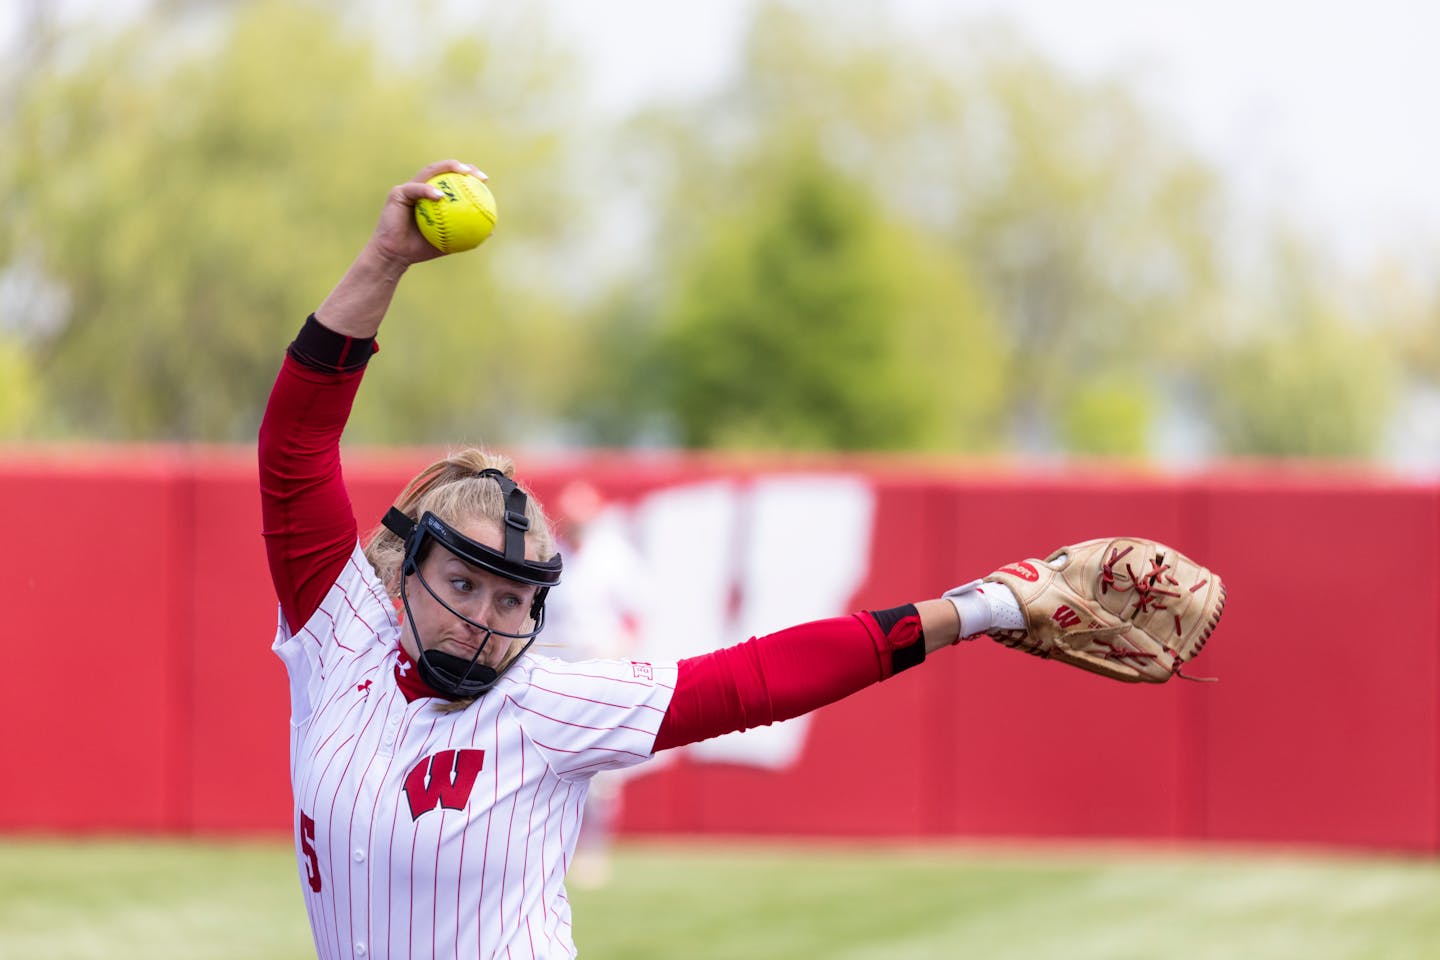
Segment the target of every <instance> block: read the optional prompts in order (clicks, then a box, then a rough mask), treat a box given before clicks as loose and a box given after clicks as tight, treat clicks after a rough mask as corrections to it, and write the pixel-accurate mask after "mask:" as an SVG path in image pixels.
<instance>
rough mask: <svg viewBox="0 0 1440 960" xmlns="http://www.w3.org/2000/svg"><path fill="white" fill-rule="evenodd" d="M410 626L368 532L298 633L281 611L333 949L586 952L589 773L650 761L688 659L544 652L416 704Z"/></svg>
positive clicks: (305, 821)
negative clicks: (368, 553)
mask: <svg viewBox="0 0 1440 960" xmlns="http://www.w3.org/2000/svg"><path fill="white" fill-rule="evenodd" d="M400 629H401V627H400V623H399V620H398V618H397V616H396V613H395V609H394V606H393V604H392V603H391V601H390V599H389V598H388V597H387V596H386V594H385V592H384V589H383V588H382V587H381V585H380V583H379V581H378V579H377V578H376V576H375V574H374V572H373V570H372V569H371V567H370V565H369V563H368V561H366V559H365V556H364V554H363V553H362V552H361V551H360V549H359V547H358V546H357V547H356V549H355V551H354V552H353V553H352V554H351V557H350V560H349V562H348V563H347V564H346V566H345V569H344V571H343V572H342V573H341V575H340V577H339V578H338V579H337V581H336V583H335V585H334V586H333V587H332V588H331V590H330V592H329V594H328V595H327V596H326V597H325V601H324V603H323V604H322V605H321V607H320V609H319V610H317V611H316V613H315V615H314V616H312V617H311V618H310V620H309V622H308V623H306V624H305V626H304V627H303V628H302V629H301V630H300V631H299V632H297V633H295V634H294V635H291V633H290V631H289V630H288V629H287V627H286V624H285V619H284V617H283V615H282V616H281V618H280V629H279V633H278V635H277V637H276V639H275V645H274V650H275V652H276V653H277V654H278V655H279V656H280V657H281V659H283V660H284V661H285V665H286V668H287V670H288V672H289V675H290V698H291V711H292V713H291V738H290V782H291V787H292V789H293V791H294V796H295V807H296V813H295V820H296V823H295V831H296V833H295V839H296V852H297V856H298V858H299V866H300V879H301V888H302V890H303V892H304V894H305V903H306V908H307V910H308V911H309V914H310V926H311V928H312V930H313V931H314V936H315V949H316V951H317V953H318V954H319V955H320V956H321V957H372V956H373V957H448V958H472V957H494V956H505V957H508V958H516V960H518V958H521V957H527V958H529V957H537V958H538V957H544V958H548V957H573V956H574V955H575V946H574V942H573V939H572V937H571V930H570V904H569V901H568V900H567V898H566V895H565V888H564V878H565V871H566V868H567V867H568V866H569V863H570V859H571V857H572V855H573V853H574V849H575V840H576V837H577V835H578V834H579V830H580V817H581V811H582V809H583V807H584V801H585V794H586V790H587V789H588V786H589V782H590V777H591V776H592V775H594V774H595V773H597V772H599V771H602V770H610V769H618V768H622V767H627V766H630V765H631V764H635V763H639V762H640V761H642V760H645V759H648V758H649V756H650V755H651V752H652V750H653V749H654V744H655V735H656V732H657V731H658V730H659V728H660V721H661V718H662V717H663V716H664V714H665V710H666V707H667V706H668V705H669V703H670V697H671V695H672V694H673V693H674V689H675V674H676V668H675V665H674V664H667V665H653V666H652V665H651V664H648V663H638V662H632V661H608V660H590V661H582V662H578V663H566V662H564V661H561V660H555V659H551V658H547V657H539V656H534V655H529V654H527V655H526V656H525V657H523V658H522V659H521V660H520V661H519V662H518V663H516V664H515V665H514V666H513V667H511V668H510V670H508V671H507V672H506V673H505V674H504V676H502V677H501V679H500V681H499V682H498V683H496V685H495V686H494V687H493V688H492V689H491V690H490V691H489V692H488V693H486V694H485V695H484V696H483V697H481V698H480V700H479V701H477V702H475V703H473V704H471V705H469V706H468V707H465V708H464V709H459V710H455V709H451V710H445V709H442V708H443V707H445V706H447V703H446V701H444V700H439V699H433V698H426V699H420V700H417V701H416V702H414V703H408V702H407V701H406V699H405V696H404V694H403V692H402V691H401V689H400V687H399V685H398V681H397V670H400V669H409V668H410V665H409V663H408V660H407V661H405V662H403V663H402V662H401V659H400V649H399V637H400ZM542 636H543V634H542Z"/></svg>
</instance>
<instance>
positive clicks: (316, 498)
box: [259, 334, 924, 750]
mask: <svg viewBox="0 0 1440 960" xmlns="http://www.w3.org/2000/svg"><path fill="white" fill-rule="evenodd" d="M334 336H336V337H338V336H339V335H338V334H335V335H334ZM348 343H349V342H348V341H347V344H346V346H348ZM365 349H366V350H367V352H368V350H369V349H370V347H369V344H368V343H366V344H365ZM342 352H343V349H342ZM363 375H364V369H363V367H362V368H361V369H358V370H353V371H350V372H341V371H336V372H330V371H327V370H317V369H314V368H312V367H310V366H307V365H305V364H302V363H300V362H299V361H297V360H296V359H295V357H294V356H293V355H287V356H286V358H285V362H284V364H283V365H282V367H281V369H280V373H279V376H278V377H277V378H276V380H275V386H274V388H273V389H272V390H271V393H270V401H269V403H268V405H267V406H266V409H265V417H264V419H263V421H262V422H261V425H260V435H259V459H260V501H261V517H262V523H263V534H264V537H265V549H266V555H267V557H268V560H269V564H270V577H271V580H272V581H273V582H274V585H275V593H276V596H277V597H278V599H279V601H280V609H281V612H282V613H283V614H284V616H285V620H286V622H287V623H288V624H289V625H290V628H291V629H292V630H297V629H299V628H300V627H301V626H302V625H303V624H304V623H305V622H306V621H307V620H309V619H310V617H311V615H312V614H314V612H315V611H316V610H317V609H318V608H319V606H320V604H321V602H322V601H323V600H324V598H325V594H326V593H328V592H329V590H330V587H331V586H332V585H333V584H334V583H335V580H336V578H337V577H338V576H339V575H340V572H341V570H342V569H343V568H344V566H345V563H346V561H347V560H348V559H349V557H350V554H351V552H352V551H353V550H354V547H355V542H356V537H357V531H358V527H357V525H356V522H355V515H354V510H353V509H352V507H351V505H350V497H349V495H348V493H347V492H346V490H345V483H344V478H343V476H342V473H341V467H340V436H341V434H342V433H343V431H344V429H345V422H346V420H347V419H348V418H349V416H350V409H351V406H352V404H353V403H354V399H355V393H356V391H357V390H358V389H359V386H360V380H361V378H362V376H363ZM560 589H563V585H562V587H561V588H560ZM890 613H894V611H891V612H890ZM886 619H887V621H889V622H888V623H887V626H886V627H885V628H882V626H881V623H880V621H879V620H878V619H877V618H876V616H875V615H873V614H871V613H856V614H853V615H851V616H847V617H836V618H833V619H829V620H819V621H815V622H812V623H806V624H801V625H799V626H795V627H790V628H788V629H785V630H781V631H779V632H777V633H773V634H769V635H766V636H763V637H756V638H752V639H750V640H749V641H747V642H745V643H741V644H738V645H736V646H733V647H727V648H725V649H722V650H716V651H714V652H712V653H707V654H704V655H703V656H698V657H692V658H689V659H685V660H681V661H680V663H679V671H678V677H677V680H676V686H675V693H674V696H673V697H672V698H671V701H670V706H669V709H668V710H667V711H666V713H665V717H664V719H663V721H662V722H661V725H660V730H659V733H658V735H657V736H656V738H655V749H656V750H664V749H667V748H669V747H677V746H681V745H683V744H686V743H694V742H696V741H698V740H705V739H708V738H710V737H715V736H719V735H720V734H723V733H729V732H732V731H737V730H746V729H749V728H751V727H757V726H762V725H764V724H768V723H774V722H777V721H780V720H786V719H789V718H791V717H797V716H800V715H801V714H804V713H808V712H810V711H811V710H814V709H816V708H817V707H821V706H824V705H825V704H827V703H832V702H834V701H836V700H839V699H841V698H842V697H846V696H848V695H850V694H851V693H854V692H856V691H857V690H860V689H862V688H864V687H866V686H869V685H870V684H872V683H876V682H878V681H880V680H883V679H885V678H886V677H889V676H890V675H891V674H892V673H893V672H894V671H895V668H896V663H895V659H894V654H895V652H896V651H897V650H904V651H906V653H905V656H904V658H903V659H904V660H905V662H906V665H913V664H914V663H917V662H919V659H921V658H923V653H920V654H918V655H917V650H923V643H924V638H923V637H922V636H921V632H920V620H919V617H918V616H917V615H916V614H915V613H914V609H913V608H908V615H904V616H898V617H894V616H889V617H887V618H886ZM917 644H920V645H922V646H920V647H916V645H917ZM437 695H438V694H437Z"/></svg>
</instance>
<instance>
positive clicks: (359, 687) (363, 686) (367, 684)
mask: <svg viewBox="0 0 1440 960" xmlns="http://www.w3.org/2000/svg"><path fill="white" fill-rule="evenodd" d="M370 683H371V681H369V680H366V681H365V682H364V683H357V684H356V685H355V689H356V690H358V691H360V692H361V693H364V692H365V691H367V690H369V689H370Z"/></svg>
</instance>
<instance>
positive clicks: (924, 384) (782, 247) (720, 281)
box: [651, 148, 996, 450]
mask: <svg viewBox="0 0 1440 960" xmlns="http://www.w3.org/2000/svg"><path fill="white" fill-rule="evenodd" d="M767 166H768V168H769V175H768V176H767V178H766V179H765V180H764V181H760V180H757V181H756V182H755V186H754V188H753V189H752V190H751V191H750V192H749V193H748V194H747V195H746V196H744V197H743V198H737V202H736V204H735V207H734V209H733V210H732V212H731V215H730V217H729V218H727V219H726V220H725V221H722V222H719V223H715V224H712V229H711V231H710V235H709V237H708V240H707V243H706V244H705V245H704V246H702V247H700V248H699V249H698V250H697V251H696V256H695V259H694V260H692V261H690V262H689V263H687V264H685V265H684V267H683V269H684V270H685V271H686V272H685V274H684V275H683V276H682V277H681V278H680V282H679V283H678V284H677V291H676V299H675V301H674V302H673V303H672V304H671V305H670V307H669V309H667V311H666V315H667V318H668V324H667V328H666V331H665V334H664V336H663V338H662V340H661V343H660V357H659V362H658V363H657V364H656V366H655V368H654V370H653V371H652V374H651V375H652V376H653V377H654V378H656V380H657V382H658V383H660V384H661V385H662V387H661V393H662V396H663V397H664V399H665V401H666V402H665V409H666V410H667V411H668V412H669V413H670V414H671V415H672V416H673V417H674V420H675V424H676V427H677V431H678V439H679V440H680V442H682V443H684V444H685V445H687V446H705V447H708V446H723V447H749V448H777V447H778V448H785V449H797V448H798V449H812V450H813V449H832V450H853V449H862V450H863V449H872V450H880V449H906V448H909V449H916V448H942V449H953V448H954V447H955V446H957V445H969V446H973V445H975V443H976V442H977V440H978V439H980V432H981V428H983V426H984V425H983V424H982V423H975V422H967V423H964V424H961V423H959V422H956V420H955V419H954V418H949V417H947V416H946V415H945V412H946V411H948V410H950V409H952V405H951V404H950V403H949V402H947V401H946V399H945V398H944V397H943V396H941V397H936V396H934V395H932V392H933V391H935V390H936V388H937V385H938V384H940V383H945V382H947V380H946V379H945V377H946V373H947V371H945V370H943V369H937V367H940V366H942V364H939V363H937V362H936V358H937V357H938V358H948V361H949V363H950V364H951V368H950V370H949V371H948V373H949V375H950V376H955V375H957V374H959V373H960V371H961V369H962V368H963V366H964V359H963V358H964V349H965V348H966V347H967V346H968V347H970V348H973V349H979V350H980V352H982V353H983V352H990V353H993V352H994V350H995V346H994V336H993V333H991V332H990V331H989V330H988V328H987V327H986V325H985V321H986V320H987V319H988V318H987V317H986V316H985V315H984V314H983V312H981V311H980V309H979V307H978V304H977V303H976V300H975V295H974V292H973V290H972V289H970V288H968V287H967V286H966V285H965V283H964V277H963V274H962V273H961V272H960V271H956V270H953V269H952V270H950V271H948V272H946V271H943V270H935V269H933V265H932V264H930V263H927V262H926V260H925V256H926V251H925V249H924V247H923V246H922V245H921V244H919V243H917V242H916V239H915V237H914V236H913V234H912V233H911V232H909V231H906V230H903V229H901V228H900V227H899V226H898V225H895V224H892V223H887V222H886V219H885V214H884V211H883V209H882V208H881V207H879V205H878V204H877V203H876V202H875V200H874V198H873V197H871V196H870V190H869V188H868V187H867V186H866V185H864V184H861V183H858V182H854V181H851V180H848V179H847V178H845V177H842V176H840V175H838V174H837V173H835V172H834V171H832V170H828V169H827V168H826V167H825V166H824V164H823V163H822V162H821V161H820V159H819V157H818V156H817V155H816V152H815V151H814V150H813V149H809V148H801V149H799V150H798V151H797V153H796V154H795V155H794V156H792V157H789V158H777V159H776V160H775V161H773V162H772V163H770V164H767ZM987 339H988V340H989V341H990V343H989V348H988V351H987V350H986V348H985V346H984V345H985V343H986V341H987ZM937 375H938V377H937ZM967 386H968V389H969V391H970V393H971V395H972V399H973V400H974V401H975V404H976V406H978V407H981V408H983V407H984V405H985V400H986V397H985V389H984V388H985V387H989V388H990V391H989V392H990V396H991V397H993V396H994V395H995V394H996V390H995V389H994V386H995V382H994V378H988V379H987V378H984V377H981V378H980V382H978V383H977V382H975V381H971V382H969V383H968V385H967ZM937 400H939V401H940V402H938V403H937V402H936V401H937ZM962 428H963V429H962Z"/></svg>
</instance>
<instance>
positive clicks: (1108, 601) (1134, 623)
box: [946, 537, 1225, 683]
mask: <svg viewBox="0 0 1440 960" xmlns="http://www.w3.org/2000/svg"><path fill="white" fill-rule="evenodd" d="M985 580H991V581H995V582H997V583H1003V584H1004V585H1005V586H1007V587H1009V588H1010V590H1011V592H1013V593H1014V594H1015V597H1016V599H1017V600H1018V601H1019V602H1020V608H1021V610H1022V611H1023V612H1024V614H1025V623H1026V629H1024V630H991V631H988V632H989V634H990V636H992V637H994V638H995V639H996V640H998V641H1000V642H1001V643H1003V644H1005V645H1006V646H1007V647H1015V648H1017V649H1020V650H1024V651H1025V652H1026V653H1032V654H1035V655H1036V656H1039V657H1048V658H1050V659H1052V660H1059V661H1062V662H1064V663H1068V664H1070V665H1071V666H1076V667H1080V668H1081V669H1083V670H1089V671H1091V672H1092V673H1098V674H1100V675H1102V676H1106V677H1110V678H1112V679H1114V680H1124V681H1126V682H1129V683H1137V682H1140V681H1146V682H1149V683H1164V682H1165V681H1166V680H1169V679H1170V678H1171V677H1172V676H1176V675H1178V674H1179V673H1180V665H1181V664H1182V663H1185V662H1186V661H1188V660H1190V659H1191V658H1192V657H1194V656H1195V655H1196V654H1197V653H1199V652H1200V648H1201V647H1203V646H1204V645H1205V641H1206V640H1207V639H1209V637H1210V634H1211V632H1212V631H1213V630H1214V629H1215V625H1216V624H1217V623H1219V622H1220V614H1221V612H1222V611H1223V610H1224V609H1225V586H1224V584H1222V583H1221V582H1220V578H1219V577H1218V576H1216V575H1215V574H1213V573H1211V572H1210V571H1209V570H1207V569H1206V568H1204V567H1202V566H1200V565H1199V564H1197V563H1195V561H1193V560H1191V559H1190V558H1189V557H1186V556H1185V555H1184V554H1182V553H1180V552H1179V551H1178V550H1172V549H1171V548H1170V547H1167V546H1165V545H1164V544H1160V543H1156V542H1155V541H1153V540H1145V539H1142V538H1139V537H1120V538H1116V539H1108V540H1087V541H1085V542H1084V543H1077V544H1074V545H1072V546H1068V547H1062V548H1060V549H1059V550H1056V551H1055V552H1054V553H1052V554H1051V555H1050V556H1049V557H1047V558H1046V559H1044V560H1033V559H1032V560H1021V561H1019V562H1017V563H1011V564H1007V565H1005V566H1003V567H1001V568H1000V569H999V570H996V571H995V572H994V573H992V574H990V575H989V576H988V577H986V578H985ZM964 589H966V587H957V588H956V590H952V591H950V592H949V593H947V594H946V595H947V596H949V595H951V594H953V593H955V592H956V591H959V590H964Z"/></svg>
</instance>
